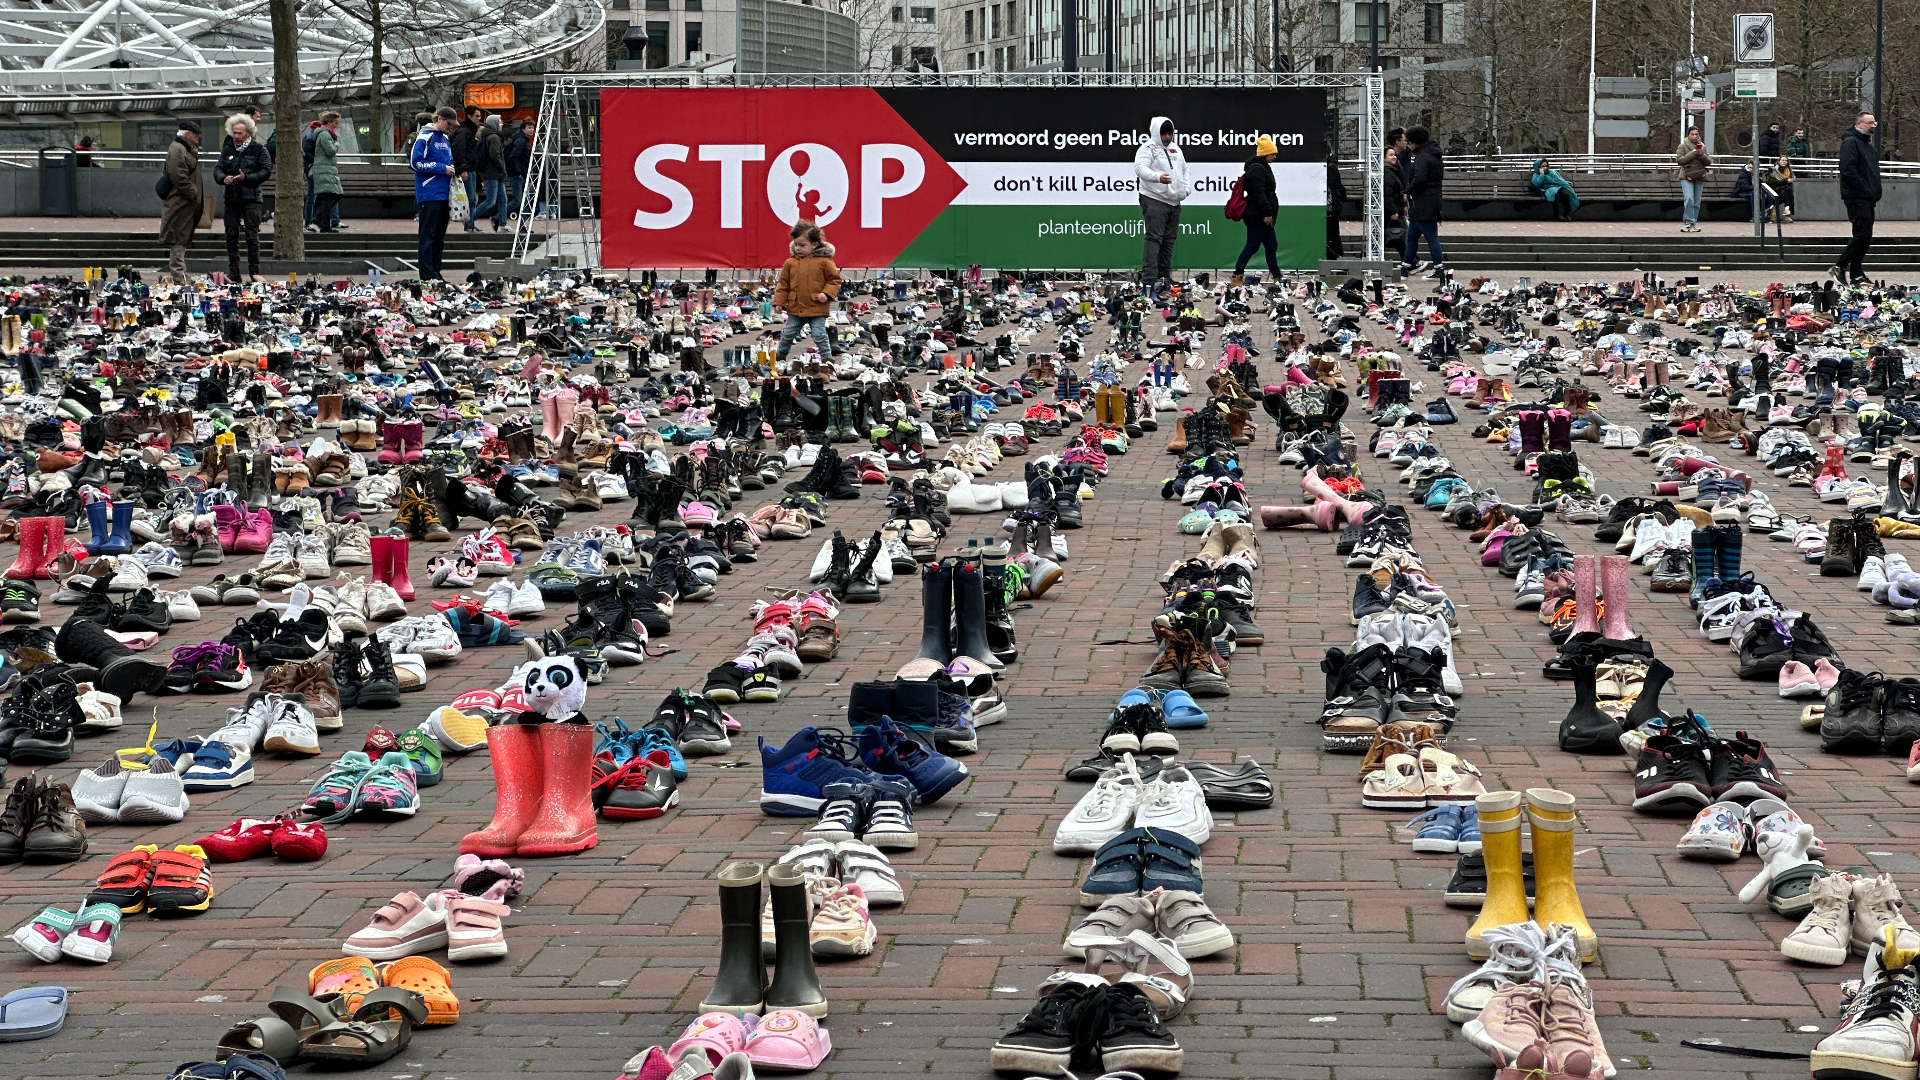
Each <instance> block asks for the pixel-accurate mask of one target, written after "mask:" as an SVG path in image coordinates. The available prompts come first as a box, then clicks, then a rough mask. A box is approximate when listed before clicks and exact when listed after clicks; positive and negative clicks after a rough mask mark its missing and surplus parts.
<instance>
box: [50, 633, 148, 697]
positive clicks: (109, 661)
mask: <svg viewBox="0 0 1920 1080" xmlns="http://www.w3.org/2000/svg"><path fill="white" fill-rule="evenodd" d="M53 648H54V652H55V654H56V655H58V656H59V657H60V659H61V660H63V661H65V662H67V663H69V664H77V665H84V666H86V667H91V668H95V669H97V670H98V671H99V675H98V677H96V678H95V679H94V680H93V683H94V685H95V686H97V687H99V688H100V689H101V690H102V691H105V692H106V693H109V694H112V695H114V696H115V697H117V698H119V699H120V700H121V701H123V702H129V701H132V700H133V695H135V694H137V693H140V692H142V691H145V692H146V693H149V694H154V693H158V692H159V690H160V686H161V683H162V682H163V681H164V680H165V679H166V677H167V665H166V664H165V662H163V661H160V660H149V659H147V658H146V657H144V656H139V655H136V654H135V653H134V651H133V650H132V649H129V648H127V647H126V646H125V645H122V644H120V643H119V642H118V641H115V640H114V639H113V637H112V636H111V635H109V634H108V633H107V630H106V627H104V626H101V625H100V624H99V623H96V622H91V621H89V620H87V619H68V620H67V624H66V625H65V626H62V627H61V628H60V636H59V637H57V638H55V639H54V641H53Z"/></svg>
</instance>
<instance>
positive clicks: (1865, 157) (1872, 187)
mask: <svg viewBox="0 0 1920 1080" xmlns="http://www.w3.org/2000/svg"><path fill="white" fill-rule="evenodd" d="M1852 199H1864V200H1866V201H1867V202H1879V201H1880V155H1878V154H1876V153H1874V151H1873V139H1872V138H1871V137H1869V136H1867V135H1864V134H1862V133H1861V131H1860V129H1859V128H1857V127H1850V128H1848V129H1847V130H1846V131H1844V132H1842V133H1841V135H1840V201H1841V202H1846V201H1848V200H1852Z"/></svg>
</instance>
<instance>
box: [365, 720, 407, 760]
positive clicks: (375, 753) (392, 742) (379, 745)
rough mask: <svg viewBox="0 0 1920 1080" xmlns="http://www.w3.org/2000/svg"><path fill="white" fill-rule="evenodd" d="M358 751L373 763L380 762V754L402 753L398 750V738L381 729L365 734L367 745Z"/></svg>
mask: <svg viewBox="0 0 1920 1080" xmlns="http://www.w3.org/2000/svg"><path fill="white" fill-rule="evenodd" d="M360 749H361V750H362V751H363V752H365V753H366V755H367V756H368V757H370V758H372V759H373V760H375V761H378V760H380V755H382V754H391V753H404V751H402V750H401V749H400V737H399V736H398V735H395V734H394V733H393V732H391V731H389V730H387V729H386V728H383V727H377V728H374V729H373V730H372V731H369V732H367V743H366V745H365V746H362V747H361V748H360Z"/></svg>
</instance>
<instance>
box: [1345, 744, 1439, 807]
mask: <svg viewBox="0 0 1920 1080" xmlns="http://www.w3.org/2000/svg"><path fill="white" fill-rule="evenodd" d="M1427 792H1428V788H1427V781H1426V777H1425V776H1424V774H1423V773H1422V770H1421V768H1420V762H1419V760H1418V759H1416V758H1415V757H1414V756H1413V755H1412V754H1389V755H1387V760H1386V762H1385V763H1384V765H1383V767H1382V768H1381V770H1380V771H1379V772H1377V773H1374V774H1372V775H1371V776H1368V777H1367V779H1366V780H1365V781H1364V782H1362V783H1361V785H1360V805H1362V806H1366V807H1370V808H1372V809H1375V810H1399V809H1402V808H1409V809H1414V810H1418V809H1420V808H1422V807H1424V806H1426V805H1427ZM1435 794H1438V792H1437V791H1436V792H1435Z"/></svg>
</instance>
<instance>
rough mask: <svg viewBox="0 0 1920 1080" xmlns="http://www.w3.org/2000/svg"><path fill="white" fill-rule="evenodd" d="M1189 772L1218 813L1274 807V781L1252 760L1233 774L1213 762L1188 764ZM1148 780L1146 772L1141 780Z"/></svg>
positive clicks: (1232, 771)
mask: <svg viewBox="0 0 1920 1080" xmlns="http://www.w3.org/2000/svg"><path fill="white" fill-rule="evenodd" d="M1156 760H1157V759H1156ZM1187 771H1188V772H1189V773H1192V774H1193V778H1194V779H1195V780H1198V781H1200V790H1201V791H1203V792H1205V793H1206V796H1207V805H1208V806H1210V807H1212V808H1213V809H1215V810H1227V811H1232V810H1266V809H1269V808H1271V807H1272V806H1273V779H1272V778H1271V777H1269V776H1268V775H1267V772H1266V770H1265V769H1262V768H1261V767H1260V765H1259V763H1258V762H1255V761H1253V760H1252V759H1248V760H1245V761H1242V762H1241V763H1240V764H1239V765H1238V766H1237V767H1235V768H1234V769H1232V770H1227V769H1223V768H1221V767H1220V766H1218V765H1215V764H1213V763H1212V762H1207V761H1189V762H1187ZM1145 778H1146V777H1145V774H1144V772H1143V774H1142V776H1141V779H1143V780H1144V779H1145Z"/></svg>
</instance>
